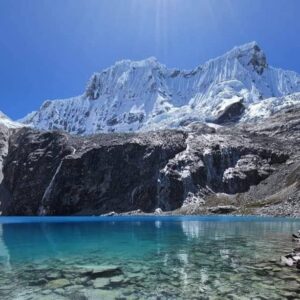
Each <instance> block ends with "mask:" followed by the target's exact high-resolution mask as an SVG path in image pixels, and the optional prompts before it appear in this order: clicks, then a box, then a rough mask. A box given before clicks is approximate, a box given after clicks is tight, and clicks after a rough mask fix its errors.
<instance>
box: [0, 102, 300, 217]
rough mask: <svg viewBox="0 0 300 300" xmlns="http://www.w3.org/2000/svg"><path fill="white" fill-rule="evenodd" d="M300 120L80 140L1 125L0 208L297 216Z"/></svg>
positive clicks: (295, 116)
mask: <svg viewBox="0 0 300 300" xmlns="http://www.w3.org/2000/svg"><path fill="white" fill-rule="evenodd" d="M299 120H300V108H299V109H297V108H295V109H293V110H291V111H284V112H281V113H280V114H277V115H275V116H274V117H271V118H270V119H269V120H268V121H265V122H264V123H263V124H258V125H241V126H230V127H221V128H218V129H215V128H211V127H208V126H206V125H203V124H198V123H191V124H190V125H188V126H187V129H186V131H175V130H173V131H172V130H167V131H157V132H147V133H135V134H100V135H94V136H91V137H85V138H83V137H75V136H71V135H68V134H65V133H60V132H40V131H36V130H32V129H29V128H27V129H21V130H19V131H18V132H16V133H12V134H11V135H10V137H9V139H8V135H7V134H5V133H3V132H4V131H3V130H2V133H1V132H0V134H2V135H0V140H1V142H0V151H2V153H4V154H3V156H4V157H5V159H4V168H3V175H4V179H3V182H2V184H1V185H0V192H1V193H0V201H1V211H2V214H4V215H37V214H42V215H74V214H84V215H93V214H107V213H110V212H114V214H115V213H124V212H129V211H136V212H141V211H143V212H153V211H155V210H156V211H160V212H161V210H162V211H172V210H177V212H178V213H248V212H249V213H268V212H270V213H271V214H276V213H277V212H278V211H282V210H284V209H286V211H288V214H293V215H294V213H293V209H291V207H294V211H295V209H296V210H297V209H298V206H300V204H299V201H298V200H299V196H300V193H299V190H300V184H299V174H300V172H299V166H300V153H299V151H300V149H299V148H300V147H299V128H298V127H299ZM287 145H288V147H287ZM1 149H2V150H1ZM5 149H6V150H5ZM4 150H5V151H4ZM7 152H8V153H7ZM225 193H226V194H225ZM272 197H273V198H272ZM272 199H275V200H276V205H277V206H276V205H273V202H272V201H273V200H272ZM288 199H290V200H288ZM258 200H260V201H262V202H260V203H259V206H255V205H256V204H255V203H256V202H257V201H258ZM275 200H274V201H275ZM264 201H265V202H264ZM270 203H271V205H270ZM280 205H281V206H280ZM249 207H251V210H250V209H249ZM253 207H254V208H253ZM158 208H160V209H161V210H160V209H158ZM227 208H228V209H227ZM233 208H234V209H233ZM178 209H179V211H178ZM248 209H249V210H248ZM298 210H299V214H300V207H299V209H298Z"/></svg>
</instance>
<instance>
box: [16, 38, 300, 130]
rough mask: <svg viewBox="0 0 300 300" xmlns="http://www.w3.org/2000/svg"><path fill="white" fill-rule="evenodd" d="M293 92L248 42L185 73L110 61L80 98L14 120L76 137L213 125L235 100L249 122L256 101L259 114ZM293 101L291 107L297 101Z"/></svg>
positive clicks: (293, 79) (297, 84) (299, 80)
mask: <svg viewBox="0 0 300 300" xmlns="http://www.w3.org/2000/svg"><path fill="white" fill-rule="evenodd" d="M297 92H300V75H299V74H297V73H295V72H293V71H284V70H281V69H276V68H273V67H271V66H269V65H268V63H267V59H266V56H265V54H264V52H263V51H262V50H261V49H260V47H259V46H258V45H257V43H256V42H252V43H249V44H245V45H242V46H240V47H235V48H233V49H232V50H231V51H229V52H227V53H225V54H224V55H222V56H220V57H217V58H215V59H212V60H209V61H207V62H206V63H205V64H203V65H201V66H199V67H197V68H195V69H194V70H191V71H181V70H177V69H168V68H167V67H166V66H164V65H162V64H160V63H159V62H158V61H157V60H156V59H155V58H149V59H146V60H143V61H130V60H123V61H120V62H117V63H116V64H115V65H114V66H112V67H110V68H108V69H106V70H104V71H102V72H100V73H95V74H94V75H93V76H92V77H91V78H90V80H89V82H88V84H87V87H86V90H85V92H84V93H83V94H82V95H80V96H77V97H73V98H69V99H63V100H53V101H46V102H44V104H43V105H42V106H41V108H40V109H39V110H38V111H37V112H33V113H31V114H29V115H28V116H26V117H25V118H24V119H22V120H21V121H22V122H23V123H26V124H30V125H32V126H34V127H37V128H40V129H46V130H48V129H50V130H54V129H62V130H65V131H68V132H70V133H74V134H82V135H84V134H92V133H96V132H111V131H120V132H124V131H137V130H150V129H159V128H166V127H178V126H180V125H182V124H186V123H188V122H191V121H193V120H199V121H205V120H213V119H214V118H216V116H218V115H219V114H220V112H222V111H224V109H226V107H228V106H229V105H231V104H233V103H237V102H242V103H243V105H244V106H245V107H246V110H245V112H244V116H242V120H251V119H255V117H256V116H255V111H259V109H258V108H259V106H257V105H260V103H265V105H264V106H263V107H264V108H265V109H266V110H267V112H265V115H267V114H268V111H271V110H272V109H273V110H276V109H275V108H274V107H277V106H278V107H279V106H280V107H283V106H285V105H286V104H285V101H286V97H285V96H287V95H290V94H294V93H297ZM299 98H300V97H299V95H298V96H295V99H296V100H295V101H296V102H299V103H300V99H299ZM265 99H268V101H267V102H262V101H266V100H265ZM266 103H267V104H266ZM273 106H274V107H273ZM253 114H254V115H253ZM263 116H264V115H263V114H262V113H260V117H263Z"/></svg>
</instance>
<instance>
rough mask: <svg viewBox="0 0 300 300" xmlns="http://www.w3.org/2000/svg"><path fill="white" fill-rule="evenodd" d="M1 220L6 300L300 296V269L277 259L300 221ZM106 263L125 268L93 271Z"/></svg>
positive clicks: (0, 277) (1, 294) (0, 285)
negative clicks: (284, 265) (111, 271)
mask: <svg viewBox="0 0 300 300" xmlns="http://www.w3.org/2000/svg"><path fill="white" fill-rule="evenodd" d="M0 223H1V224H0V268H1V273H0V299H58V300H59V299H81V300H83V299H297V297H299V299H300V272H298V271H297V270H295V269H289V268H287V267H282V266H281V265H280V263H279V259H280V256H281V255H282V254H284V253H285V252H289V251H290V250H292V249H293V248H294V247H295V246H296V245H295V243H293V242H292V240H291V233H292V232H296V231H297V230H298V229H299V228H300V220H296V219H284V218H257V217H86V218H81V217H76V218H72V217H71V218H13V217H11V218H6V217H2V218H0ZM99 266H106V267H105V268H107V269H108V270H109V269H114V270H117V272H115V273H109V272H106V273H105V274H104V273H103V274H100V275H99V274H98V275H95V274H94V273H91V272H93V271H92V270H93V269H97V267H99ZM117 268H118V269H117ZM93 274H94V275H93Z"/></svg>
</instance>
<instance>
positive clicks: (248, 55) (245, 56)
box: [224, 41, 268, 75]
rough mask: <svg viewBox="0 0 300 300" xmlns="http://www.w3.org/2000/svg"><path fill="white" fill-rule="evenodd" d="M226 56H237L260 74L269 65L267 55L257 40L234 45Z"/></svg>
mask: <svg viewBox="0 0 300 300" xmlns="http://www.w3.org/2000/svg"><path fill="white" fill-rule="evenodd" d="M224 56H230V57H234V58H237V59H238V60H239V61H240V62H241V63H242V64H243V65H245V66H250V67H252V68H253V69H254V70H255V71H256V72H257V73H258V74H259V75H261V74H262V73H263V72H264V70H265V68H267V67H268V63H267V58H266V55H265V53H264V52H263V51H262V50H261V48H260V46H259V45H258V43H257V42H255V41H253V42H250V43H247V44H244V45H240V46H237V47H234V48H233V49H232V50H230V51H229V52H227V53H226V54H225V55H224Z"/></svg>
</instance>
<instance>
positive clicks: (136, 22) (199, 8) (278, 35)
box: [0, 0, 300, 119]
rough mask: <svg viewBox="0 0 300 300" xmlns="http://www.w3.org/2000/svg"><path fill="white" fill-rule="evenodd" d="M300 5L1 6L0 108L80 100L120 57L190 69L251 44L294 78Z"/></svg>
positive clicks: (119, 2) (77, 1)
mask: <svg viewBox="0 0 300 300" xmlns="http://www.w3.org/2000/svg"><path fill="white" fill-rule="evenodd" d="M299 12H300V1H299V0H0V110H2V111H3V112H5V113H6V114H7V115H9V116H10V117H11V118H13V119H17V118H20V117H23V116H24V115H25V114H27V113H28V112H31V111H32V110H36V109H37V108H38V107H39V106H40V105H41V103H42V102H43V101H44V100H46V99H55V98H64V97H70V96H75V95H78V94H81V93H82V92H83V90H84V88H85V85H86V82H87V80H88V78H89V77H90V75H91V74H92V73H93V72H95V71H100V70H101V69H103V68H106V67H108V66H110V65H112V64H113V63H114V62H115V61H116V60H120V59H123V58H130V59H143V58H146V57H149V56H156V57H157V58H158V59H159V60H160V61H161V62H162V63H164V64H166V65H167V66H169V67H180V68H184V69H190V68H193V67H195V66H197V65H199V64H201V63H203V62H205V61H206V60H207V59H209V58H213V57H215V56H218V55H220V54H223V53H224V52H225V51H227V50H229V49H231V48H232V47H233V46H235V45H239V44H243V43H246V42H249V41H253V40H256V41H257V42H258V43H259V44H260V46H261V47H262V48H263V50H264V51H265V52H266V54H267V57H268V61H269V63H270V64H271V65H273V66H276V67H281V68H283V69H291V70H295V71H298V72H300V36H299V33H300V21H299Z"/></svg>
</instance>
